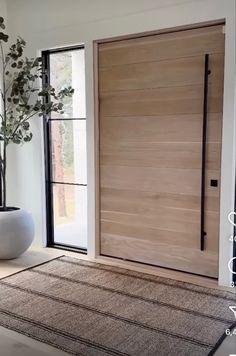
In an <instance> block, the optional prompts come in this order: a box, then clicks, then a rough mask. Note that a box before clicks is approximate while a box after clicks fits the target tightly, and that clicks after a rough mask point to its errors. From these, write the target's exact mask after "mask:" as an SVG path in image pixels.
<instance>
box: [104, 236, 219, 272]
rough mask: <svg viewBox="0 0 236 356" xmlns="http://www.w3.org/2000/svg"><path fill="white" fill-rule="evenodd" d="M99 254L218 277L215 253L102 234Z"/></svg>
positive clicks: (216, 255)
mask: <svg viewBox="0 0 236 356" xmlns="http://www.w3.org/2000/svg"><path fill="white" fill-rule="evenodd" d="M101 253H102V254H103V255H107V256H113V257H118V258H122V259H128V260H131V261H140V262H143V263H147V261H148V263H149V264H154V265H156V266H162V267H166V268H175V269H178V270H182V271H187V272H191V273H198V274H202V275H207V276H209V277H217V275H218V253H216V252H209V251H199V250H198V249H194V248H187V247H185V248H183V247H182V246H175V245H172V246H171V245H165V244H161V243H155V242H153V243H152V242H151V241H149V242H148V244H147V242H146V241H145V240H140V239H134V238H129V237H128V236H125V237H122V236H116V235H111V234H104V233H102V234H101Z"/></svg>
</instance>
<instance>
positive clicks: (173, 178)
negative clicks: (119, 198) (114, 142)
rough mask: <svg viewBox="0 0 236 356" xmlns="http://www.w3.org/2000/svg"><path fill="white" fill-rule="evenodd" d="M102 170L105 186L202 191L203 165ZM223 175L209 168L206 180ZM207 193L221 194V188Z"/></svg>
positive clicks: (131, 188) (138, 189)
mask: <svg viewBox="0 0 236 356" xmlns="http://www.w3.org/2000/svg"><path fill="white" fill-rule="evenodd" d="M100 174H101V179H100V184H101V187H105V188H115V189H130V190H137V191H149V192H156V193H159V192H160V193H164V192H166V193H171V194H186V195H199V192H200V186H201V170H200V169H199V170H197V169H188V170H187V169H179V168H153V167H128V166H101V170H100ZM219 175H220V173H219V171H217V170H216V171H210V170H208V171H207V177H206V181H207V182H208V181H210V180H211V179H218V180H219ZM207 194H209V195H210V196H217V195H218V194H219V190H218V189H215V188H212V187H211V189H207Z"/></svg>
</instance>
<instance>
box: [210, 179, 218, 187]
mask: <svg viewBox="0 0 236 356" xmlns="http://www.w3.org/2000/svg"><path fill="white" fill-rule="evenodd" d="M211 187H218V180H217V179H211Z"/></svg>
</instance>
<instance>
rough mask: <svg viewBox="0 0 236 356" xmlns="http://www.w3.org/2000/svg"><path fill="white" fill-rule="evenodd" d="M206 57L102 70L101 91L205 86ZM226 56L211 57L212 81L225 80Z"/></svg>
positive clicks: (210, 80) (100, 73) (100, 77)
mask: <svg viewBox="0 0 236 356" xmlns="http://www.w3.org/2000/svg"><path fill="white" fill-rule="evenodd" d="M204 59H205V58H204V56H203V55H201V56H197V57H187V58H180V59H172V60H164V61H159V62H148V63H145V65H144V64H143V63H137V64H126V65H122V66H116V67H108V68H103V69H100V71H99V80H100V91H101V92H103V91H104V92H107V91H108V92H110V93H111V92H114V91H119V90H135V89H138V90H140V89H150V88H161V87H169V86H185V85H199V84H201V85H203V83H204ZM223 63H224V55H223V54H216V55H215V56H214V57H212V58H211V62H210V66H211V75H210V76H209V83H210V84H211V83H212V82H213V83H222V79H223V72H222V65H223Z"/></svg>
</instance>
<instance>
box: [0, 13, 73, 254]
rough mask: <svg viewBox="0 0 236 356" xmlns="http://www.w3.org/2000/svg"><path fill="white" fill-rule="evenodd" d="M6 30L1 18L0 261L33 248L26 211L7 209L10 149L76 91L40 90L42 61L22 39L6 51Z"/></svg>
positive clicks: (26, 138) (29, 137)
mask: <svg viewBox="0 0 236 356" xmlns="http://www.w3.org/2000/svg"><path fill="white" fill-rule="evenodd" d="M4 30H5V24H4V19H3V18H2V17H0V192H1V201H0V259H11V258H16V257H18V256H19V255H20V254H22V253H23V252H25V251H26V250H27V248H28V247H29V246H30V245H31V243H32V241H33V237H34V222H33V219H32V216H31V214H29V213H28V212H26V211H25V210H23V209H21V208H19V207H9V206H7V184H6V170H7V147H8V146H9V145H10V144H17V145H19V144H23V143H27V142H30V141H31V140H32V137H33V134H32V132H31V127H30V121H31V119H32V118H33V117H40V116H41V117H46V116H47V115H49V114H50V113H51V112H52V111H54V112H59V113H63V99H64V98H65V97H67V96H71V95H73V92H74V90H73V89H72V88H71V87H66V88H63V89H62V90H60V91H59V92H58V93H56V92H55V89H54V88H53V87H52V86H45V87H43V88H40V85H39V84H40V79H41V78H42V74H43V73H42V60H41V58H40V57H36V58H28V57H23V53H24V48H25V46H26V42H25V41H24V40H23V39H22V38H20V37H18V38H17V40H16V42H15V43H14V44H12V45H11V46H10V47H9V48H8V50H6V47H7V43H8V35H7V34H6V33H5V31H4Z"/></svg>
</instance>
